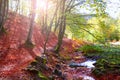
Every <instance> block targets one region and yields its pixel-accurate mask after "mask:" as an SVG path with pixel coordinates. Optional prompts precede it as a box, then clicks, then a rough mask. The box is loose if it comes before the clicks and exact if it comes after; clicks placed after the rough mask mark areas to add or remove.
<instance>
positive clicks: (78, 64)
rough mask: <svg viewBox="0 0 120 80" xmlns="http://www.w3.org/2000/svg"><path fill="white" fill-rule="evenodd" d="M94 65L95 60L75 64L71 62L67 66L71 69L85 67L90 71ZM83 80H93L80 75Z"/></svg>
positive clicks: (87, 76)
mask: <svg viewBox="0 0 120 80" xmlns="http://www.w3.org/2000/svg"><path fill="white" fill-rule="evenodd" d="M94 63H96V61H95V60H90V59H89V60H86V61H84V62H82V63H75V62H72V63H70V64H69V66H70V67H72V68H75V67H86V68H89V69H92V68H94V67H95V66H94V65H93V64H94ZM80 76H81V77H82V78H83V80H95V79H94V78H93V77H91V76H89V75H80Z"/></svg>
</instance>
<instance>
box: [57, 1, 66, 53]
mask: <svg viewBox="0 0 120 80" xmlns="http://www.w3.org/2000/svg"><path fill="white" fill-rule="evenodd" d="M65 2H66V0H62V2H61V3H62V6H61V9H60V11H61V21H60V26H59V34H58V44H57V46H56V53H59V51H60V48H61V45H62V40H63V37H64V33H65V28H66V12H65Z"/></svg>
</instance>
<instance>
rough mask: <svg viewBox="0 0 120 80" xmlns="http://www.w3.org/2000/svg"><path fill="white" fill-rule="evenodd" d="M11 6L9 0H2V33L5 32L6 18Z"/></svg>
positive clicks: (0, 15)
mask: <svg viewBox="0 0 120 80" xmlns="http://www.w3.org/2000/svg"><path fill="white" fill-rule="evenodd" d="M8 8H9V0H0V33H3V32H4V30H5V29H4V27H3V25H4V22H5V20H6V17H7V14H8Z"/></svg>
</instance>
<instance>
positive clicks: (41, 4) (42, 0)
mask: <svg viewBox="0 0 120 80" xmlns="http://www.w3.org/2000/svg"><path fill="white" fill-rule="evenodd" d="M36 6H37V8H38V9H39V8H41V9H46V6H47V3H46V1H45V0H37V4H36Z"/></svg>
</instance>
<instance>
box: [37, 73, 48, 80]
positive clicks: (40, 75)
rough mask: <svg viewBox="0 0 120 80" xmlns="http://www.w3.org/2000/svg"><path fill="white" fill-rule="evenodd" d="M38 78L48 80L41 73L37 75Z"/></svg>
mask: <svg viewBox="0 0 120 80" xmlns="http://www.w3.org/2000/svg"><path fill="white" fill-rule="evenodd" d="M38 76H39V77H40V78H41V79H42V80H49V79H48V78H47V77H46V76H44V75H43V74H42V73H41V72H39V73H38Z"/></svg>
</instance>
